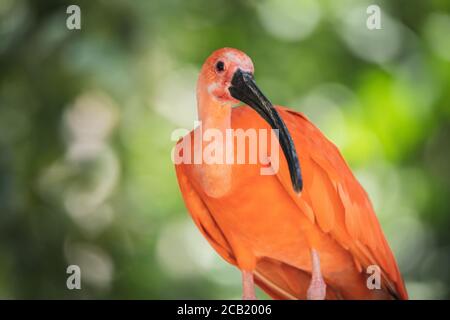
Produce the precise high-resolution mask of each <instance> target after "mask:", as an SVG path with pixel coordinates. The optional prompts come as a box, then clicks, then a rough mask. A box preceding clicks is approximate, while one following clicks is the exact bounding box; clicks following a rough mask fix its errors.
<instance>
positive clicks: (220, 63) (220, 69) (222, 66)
mask: <svg viewBox="0 0 450 320" xmlns="http://www.w3.org/2000/svg"><path fill="white" fill-rule="evenodd" d="M224 70H225V63H223V61H217V63H216V71H217V72H223V71H224Z"/></svg>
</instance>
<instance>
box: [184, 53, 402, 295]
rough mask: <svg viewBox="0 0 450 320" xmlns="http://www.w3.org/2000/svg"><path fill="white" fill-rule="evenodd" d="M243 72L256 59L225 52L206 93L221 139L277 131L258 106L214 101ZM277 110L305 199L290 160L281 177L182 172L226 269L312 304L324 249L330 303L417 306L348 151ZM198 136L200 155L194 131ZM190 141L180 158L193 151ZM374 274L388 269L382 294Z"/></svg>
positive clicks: (222, 98) (204, 76) (202, 90)
mask: <svg viewBox="0 0 450 320" xmlns="http://www.w3.org/2000/svg"><path fill="white" fill-rule="evenodd" d="M218 60H220V62H222V61H224V62H225V64H226V67H227V69H226V70H225V71H222V73H223V72H227V73H228V72H229V73H230V74H225V73H224V74H221V72H220V71H218V70H217V63H218V62H217V61H218ZM214 68H216V70H214ZM237 69H240V70H241V69H242V70H244V69H245V70H247V69H248V72H253V65H252V64H251V60H250V61H249V58H248V57H247V56H246V55H245V54H243V53H242V52H240V51H238V50H236V49H228V48H225V49H221V50H218V51H216V52H215V53H213V55H212V56H211V57H210V58H208V60H207V61H206V63H205V65H204V66H203V68H202V73H201V74H200V77H199V84H198V91H197V97H198V101H199V117H200V119H201V120H202V121H203V123H204V125H205V126H206V127H208V126H210V127H214V128H218V129H219V130H225V129H227V128H232V129H244V130H247V129H251V128H253V129H255V128H257V129H267V130H270V129H271V126H270V125H269V124H268V123H267V122H266V121H264V119H263V118H262V117H261V116H260V115H259V114H258V113H257V112H255V111H254V110H252V108H250V107H249V106H239V107H235V108H232V105H233V104H234V103H236V100H235V99H234V98H233V96H229V95H226V91H224V92H225V94H224V93H223V92H222V91H220V92H219V93H217V94H215V93H214V92H213V93H211V90H210V89H211V86H210V85H211V84H214V83H215V84H216V85H215V86H214V88H216V87H217V86H219V87H220V86H224V87H225V88H228V87H229V86H232V84H230V78H231V77H232V76H233V74H236V70H237ZM207 88H208V89H207ZM274 108H275V110H276V111H278V114H279V115H280V117H281V118H282V119H283V121H284V123H285V124H286V127H287V129H288V132H289V133H290V135H291V137H292V140H293V143H294V145H295V150H296V154H297V155H298V160H299V163H300V166H301V171H302V175H303V189H302V192H301V193H297V192H295V190H294V189H293V188H292V185H291V177H290V171H289V168H288V164H287V162H286V158H285V155H284V154H283V153H282V152H280V158H281V160H280V163H279V170H278V172H277V173H276V174H275V175H261V174H260V168H261V166H262V164H230V165H222V166H221V165H207V164H183V163H181V164H178V165H176V173H177V177H178V181H179V185H180V189H181V192H182V194H183V198H184V201H185V203H186V206H187V208H188V210H189V212H190V214H191V216H192V218H193V220H194V222H195V224H196V225H197V227H198V228H199V230H200V231H201V232H202V234H203V236H204V237H205V238H206V239H207V240H208V241H209V243H210V244H211V245H212V247H213V248H214V249H215V250H216V251H217V252H218V253H219V254H220V255H221V256H222V257H223V258H224V259H225V260H226V261H228V262H229V263H231V264H233V265H236V266H237V267H238V268H239V269H241V270H243V271H249V272H251V273H252V274H253V275H254V278H255V282H256V284H257V285H259V286H260V287H261V288H262V289H263V290H264V291H265V292H267V293H268V294H269V295H270V296H272V297H273V298H277V299H305V298H306V292H307V289H308V285H309V282H310V279H311V273H312V262H311V259H310V252H311V250H312V249H315V250H316V251H317V252H318V254H319V256H320V265H321V272H322V275H323V279H324V281H325V283H326V298H327V299H392V298H396V299H407V292H406V289H405V287H404V284H403V280H402V276H401V274H400V272H399V269H398V267H397V264H396V261H395V258H394V256H393V254H392V252H391V250H390V248H389V245H388V244H387V242H386V239H385V237H384V235H383V232H382V230H381V227H380V224H379V222H378V220H377V217H376V215H375V213H374V211H373V208H372V205H371V203H370V200H369V198H368V196H367V194H366V192H365V191H364V189H363V188H362V187H361V185H360V184H359V183H358V181H357V180H356V178H355V177H354V175H353V174H352V172H351V170H350V169H349V167H348V165H347V164H346V162H345V160H344V159H343V157H342V156H341V154H340V152H339V150H338V149H337V148H336V147H335V146H334V145H333V143H331V142H330V141H329V140H328V139H327V138H326V137H325V136H324V135H323V134H322V133H321V132H320V130H319V129H317V128H316V127H315V126H314V125H313V124H312V123H311V122H310V121H309V120H308V119H307V118H306V117H305V116H304V115H303V114H301V113H298V112H295V111H292V110H289V109H287V108H284V107H280V106H276V107H274ZM204 129H205V128H204ZM190 136H191V138H192V139H191V142H190V147H192V148H194V142H193V141H194V131H192V132H191V133H190ZM184 139H185V140H182V141H180V142H179V143H178V144H177V152H183V150H182V149H183V148H186V147H187V144H186V143H183V141H187V140H186V137H185V138H184ZM233 147H234V148H236V147H235V146H233ZM236 151H237V150H236ZM370 265H377V266H378V267H379V268H380V269H381V289H379V290H371V289H369V288H368V287H367V285H366V279H367V276H368V275H367V273H366V269H367V267H368V266H370Z"/></svg>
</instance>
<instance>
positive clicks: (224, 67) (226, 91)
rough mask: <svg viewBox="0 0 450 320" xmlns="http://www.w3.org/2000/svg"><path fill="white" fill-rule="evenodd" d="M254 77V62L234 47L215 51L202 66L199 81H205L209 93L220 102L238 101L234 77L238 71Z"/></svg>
mask: <svg viewBox="0 0 450 320" xmlns="http://www.w3.org/2000/svg"><path fill="white" fill-rule="evenodd" d="M239 72H241V73H244V74H247V75H248V76H250V77H253V72H254V68H253V62H252V60H251V59H250V57H249V56H247V55H246V54H245V53H244V52H242V51H240V50H237V49H233V48H222V49H219V50H216V51H214V52H213V53H212V54H211V55H210V56H209V58H208V59H206V61H205V63H204V64H203V67H202V72H201V73H200V79H199V82H204V84H203V85H204V86H205V87H206V89H207V91H208V94H209V95H210V96H212V97H213V98H215V99H217V100H219V101H220V102H223V103H227V102H231V103H234V104H236V103H238V102H239V101H238V100H239V99H238V98H235V97H233V96H232V94H231V92H230V87H232V81H233V78H234V77H235V75H236V74H237V73H239Z"/></svg>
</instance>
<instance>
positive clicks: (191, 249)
mask: <svg viewBox="0 0 450 320" xmlns="http://www.w3.org/2000/svg"><path fill="white" fill-rule="evenodd" d="M74 3H77V4H78V5H79V6H80V7H81V13H82V29H81V30H73V31H71V30H68V29H67V28H66V18H67V16H68V15H67V14H66V8H67V6H68V5H70V4H74ZM374 3H375V4H378V5H379V6H380V7H381V8H382V10H383V11H382V16H381V18H382V29H381V30H374V31H369V30H368V29H367V28H366V26H365V23H366V19H367V14H366V8H367V6H368V5H369V4H374ZM224 46H231V47H236V48H239V49H241V50H243V51H245V52H247V53H248V54H249V56H250V57H252V59H253V61H254V64H255V66H256V78H257V80H258V82H259V84H260V86H261V87H262V89H263V91H264V92H265V93H266V94H267V96H268V97H270V99H271V100H272V101H274V102H276V103H277V104H282V105H288V106H290V107H292V108H295V109H296V110H299V111H302V112H304V113H306V114H307V115H308V116H309V117H310V118H311V119H312V120H313V121H314V122H315V123H316V124H317V125H318V126H319V128H321V129H322V130H323V131H324V132H325V134H326V135H327V136H328V137H329V138H330V139H331V140H332V141H334V142H335V143H336V144H337V145H338V146H339V147H340V149H341V150H342V152H343V153H344V156H345V157H346V159H347V160H348V162H349V164H350V165H351V167H352V168H353V169H354V170H355V172H356V174H357V176H358V178H359V180H360V181H361V183H362V184H363V185H364V186H365V188H366V189H367V191H368V193H369V194H370V196H371V199H372V201H373V203H374V206H375V209H376V211H377V214H378V216H379V219H380V221H381V224H382V226H383V229H384V230H385V233H386V236H387V238H388V240H389V243H390V244H391V246H392V248H393V250H394V252H395V255H396V257H397V259H398V262H399V264H400V268H401V270H402V272H403V275H404V278H405V280H406V284H407V287H408V290H409V293H410V296H411V298H416V299H427V298H441V299H442V298H450V272H449V270H450V235H449V226H450V215H449V213H450V201H449V199H450V148H449V139H450V90H449V89H450V86H449V84H450V2H448V1H446V0H430V1H419V0H415V1H406V0H396V1H387V0H386V1H378V0H376V1H370V2H367V1H365V0H359V1H350V0H346V1H341V0H340V1H332V0H328V1H325V0H322V1H314V0H309V1H295V0H289V1H275V0H267V1H256V0H253V1H250V0H249V1H237V0H229V1H225V0H220V1H200V0H193V1H182V0H168V1H156V0H151V1H146V0H139V1H120V0H108V1H106V0H103V1H87V0H86V1H56V0H55V1H31V0H29V1H25V0H0V297H1V298H155V299H165V298H226V299H227V298H239V297H240V292H241V289H240V276H239V273H238V271H236V270H235V269H234V268H233V267H231V266H229V265H227V264H226V263H225V262H224V261H222V260H221V259H220V258H219V257H218V256H217V255H216V254H215V253H214V252H213V251H212V249H210V248H209V246H208V244H207V243H206V241H205V240H204V239H203V238H202V237H201V236H200V234H199V232H198V231H197V230H196V229H195V227H194V225H193V223H192V222H191V220H190V218H189V216H188V214H187V212H186V209H185V207H184V204H183V202H182V199H181V196H180V192H179V190H178V185H177V182H176V177H175V174H174V168H173V165H172V163H171V160H170V152H171V149H172V146H173V145H174V141H173V140H172V139H171V133H172V131H173V130H174V129H176V128H179V127H185V128H189V129H191V128H192V127H193V121H194V119H195V116H196V115H195V112H196V107H195V103H196V102H195V85H196V77H197V74H198V71H199V68H200V66H201V64H202V62H203V61H204V59H205V58H206V57H207V56H208V55H209V54H210V53H211V52H212V51H213V50H215V49H217V48H220V47H224ZM69 264H77V265H79V266H80V267H81V270H82V290H73V291H69V290H67V288H66V277H67V274H66V268H67V266H68V265H69ZM259 294H260V297H263V295H262V294H261V293H259Z"/></svg>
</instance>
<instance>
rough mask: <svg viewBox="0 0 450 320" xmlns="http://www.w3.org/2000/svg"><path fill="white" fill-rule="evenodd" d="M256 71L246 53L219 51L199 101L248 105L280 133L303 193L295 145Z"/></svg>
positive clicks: (204, 75) (209, 63) (206, 71)
mask: <svg viewBox="0 0 450 320" xmlns="http://www.w3.org/2000/svg"><path fill="white" fill-rule="evenodd" d="M253 72H254V67H253V62H252V60H251V59H250V57H248V56H247V55H246V54H245V53H243V52H242V51H240V50H237V49H233V48H222V49H219V50H216V51H214V52H213V53H212V54H211V55H210V56H209V58H208V59H207V60H206V61H205V63H204V64H203V67H202V70H201V73H200V76H199V83H198V90H199V91H200V92H198V94H199V98H200V97H202V96H205V95H206V97H207V98H208V99H211V98H212V99H215V100H217V101H218V102H219V105H222V106H223V105H228V106H229V105H233V104H237V103H239V102H244V103H245V104H247V105H248V106H249V107H251V108H252V109H254V110H255V111H256V112H257V113H258V114H259V115H260V116H261V117H262V118H264V120H266V122H267V123H268V124H269V125H270V126H271V127H272V129H275V130H277V131H278V138H279V140H280V145H281V148H282V150H283V153H284V155H285V157H286V160H287V163H288V166H289V172H290V175H291V181H292V185H293V188H294V190H295V191H296V192H300V191H301V190H302V185H303V182H302V177H301V172H300V163H299V160H298V157H297V153H296V150H295V145H294V142H293V141H292V137H291V135H290V133H289V131H288V129H287V127H286V125H285V123H284V121H283V119H282V118H281V117H280V115H279V114H278V111H277V110H276V109H275V108H274V106H273V105H272V103H271V102H270V101H269V99H267V98H266V97H265V96H264V94H263V93H262V92H261V90H259V88H258V86H257V85H256V83H255V80H254V77H253ZM205 89H206V91H205Z"/></svg>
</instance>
